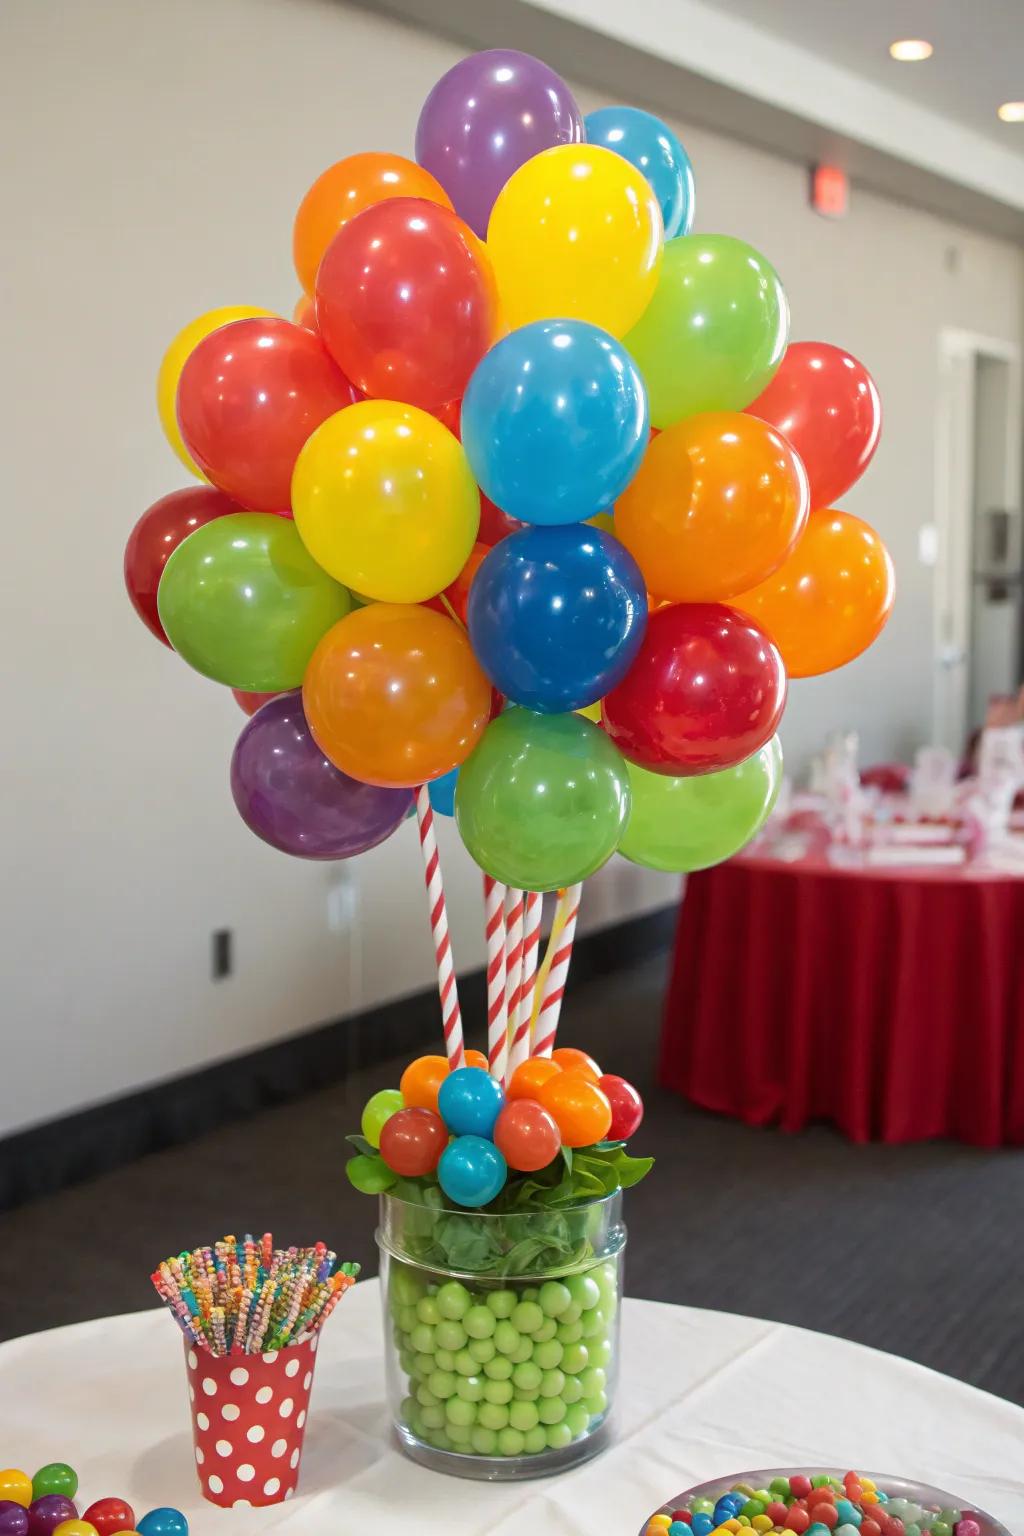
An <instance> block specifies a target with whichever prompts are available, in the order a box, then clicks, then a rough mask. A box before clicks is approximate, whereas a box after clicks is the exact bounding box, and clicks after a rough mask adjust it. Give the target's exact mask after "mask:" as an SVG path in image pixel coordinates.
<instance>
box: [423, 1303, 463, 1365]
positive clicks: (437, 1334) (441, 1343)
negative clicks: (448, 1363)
mask: <svg viewBox="0 0 1024 1536" xmlns="http://www.w3.org/2000/svg"><path fill="white" fill-rule="evenodd" d="M431 1305H432V1306H435V1307H436V1305H437V1303H436V1302H434V1301H433V1300H432V1299H431ZM423 1321H424V1322H427V1321H428V1319H427V1318H424V1319H423ZM466 1339H467V1334H466V1330H465V1328H463V1326H462V1324H461V1323H456V1322H454V1321H453V1320H452V1319H450V1318H443V1317H442V1318H441V1319H440V1321H439V1322H438V1324H437V1326H436V1328H435V1329H434V1343H435V1345H436V1346H437V1348H438V1349H447V1350H450V1351H451V1353H452V1354H458V1352H459V1350H460V1349H465V1347H466Z"/></svg>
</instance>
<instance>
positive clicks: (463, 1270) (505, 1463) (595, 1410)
mask: <svg viewBox="0 0 1024 1536" xmlns="http://www.w3.org/2000/svg"><path fill="white" fill-rule="evenodd" d="M380 1212H381V1214H380V1227H379V1229H378V1232H377V1242H378V1246H379V1248H380V1253H381V1286H382V1296H383V1303H384V1315H385V1350H386V1356H387V1385H388V1403H389V1407H390V1411H391V1417H392V1422H393V1424H394V1429H395V1433H396V1435H397V1438H398V1441H399V1444H400V1446H401V1448H402V1449H403V1450H404V1451H405V1453H406V1454H407V1455H408V1456H410V1457H412V1459H413V1460H415V1461H419V1462H421V1463H423V1464H424V1465H426V1466H429V1467H432V1468H434V1469H435V1470H437V1471H443V1472H448V1473H452V1474H454V1475H455V1476H458V1477H470V1478H480V1479H486V1480H489V1481H499V1482H504V1481H515V1480H518V1479H523V1478H531V1477H542V1476H545V1475H547V1474H549V1473H552V1472H561V1471H563V1470H564V1469H565V1468H567V1467H571V1466H575V1465H576V1464H578V1463H579V1462H582V1461H586V1460H588V1459H589V1458H590V1457H591V1456H594V1455H596V1454H597V1452H598V1451H600V1450H601V1449H602V1448H603V1446H604V1445H605V1444H606V1443H607V1440H608V1436H609V1416H610V1414H611V1410H612V1405H613V1401H614V1395H615V1384H616V1377H617V1368H618V1345H619V1310H620V1306H619V1303H620V1298H621V1294H622V1258H623V1250H624V1248H625V1243H626V1229H625V1226H624V1224H623V1222H622V1197H621V1194H620V1193H617V1194H614V1195H610V1196H608V1197H606V1198H605V1199H602V1200H594V1201H591V1202H589V1203H586V1204H580V1205H577V1206H573V1207H571V1208H569V1209H566V1210H562V1211H530V1212H527V1213H523V1214H515V1213H510V1214H502V1215H494V1214H486V1213H481V1212H479V1211H465V1210H455V1209H449V1208H444V1207H441V1208H436V1207H430V1206H425V1205H416V1204H413V1203H411V1202H408V1201H405V1200H400V1199H397V1198H395V1197H394V1196H391V1195H384V1196H382V1198H381V1205H380Z"/></svg>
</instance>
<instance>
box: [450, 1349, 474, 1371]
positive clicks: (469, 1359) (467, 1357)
mask: <svg viewBox="0 0 1024 1536" xmlns="http://www.w3.org/2000/svg"><path fill="white" fill-rule="evenodd" d="M455 1372H456V1375H458V1376H478V1375H479V1374H480V1367H479V1365H478V1364H477V1362H476V1361H475V1360H474V1359H473V1356H472V1355H471V1354H470V1352H469V1350H468V1349H460V1350H459V1352H458V1354H457V1355H456V1356H455Z"/></svg>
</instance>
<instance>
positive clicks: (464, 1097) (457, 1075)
mask: <svg viewBox="0 0 1024 1536" xmlns="http://www.w3.org/2000/svg"><path fill="white" fill-rule="evenodd" d="M504 1103H505V1090H504V1089H503V1088H502V1086H501V1084H500V1083H499V1082H498V1080H497V1079H496V1078H493V1077H492V1076H491V1075H490V1073H489V1072H485V1071H484V1069H483V1067H459V1068H458V1069H457V1071H455V1072H450V1073H449V1074H448V1076H447V1077H446V1078H445V1080H444V1082H443V1083H442V1084H441V1089H440V1092H439V1093H438V1095H437V1112H438V1114H439V1115H440V1116H441V1119H442V1120H443V1121H444V1123H445V1125H446V1126H447V1127H448V1129H449V1130H450V1131H451V1132H452V1134H453V1135H454V1136H490V1135H491V1134H492V1132H493V1131H494V1122H495V1120H497V1118H498V1116H499V1115H500V1114H501V1110H502V1106H503V1105H504Z"/></svg>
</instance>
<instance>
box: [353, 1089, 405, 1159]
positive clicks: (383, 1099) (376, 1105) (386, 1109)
mask: <svg viewBox="0 0 1024 1536" xmlns="http://www.w3.org/2000/svg"><path fill="white" fill-rule="evenodd" d="M404 1108H405V1100H404V1099H403V1097H402V1095H401V1094H400V1093H399V1091H398V1089H397V1088H382V1089H381V1090H380V1092H379V1093H375V1094H374V1095H373V1097H372V1098H370V1099H367V1101H366V1107H365V1108H364V1110H363V1118H362V1122H361V1130H362V1133H363V1135H364V1136H365V1137H366V1139H367V1141H368V1142H369V1143H370V1146H371V1147H379V1146H380V1133H381V1131H382V1130H383V1129H384V1127H385V1126H386V1125H387V1123H388V1121H389V1120H390V1119H391V1116H392V1115H397V1114H398V1111H399V1110H400V1109H404Z"/></svg>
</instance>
